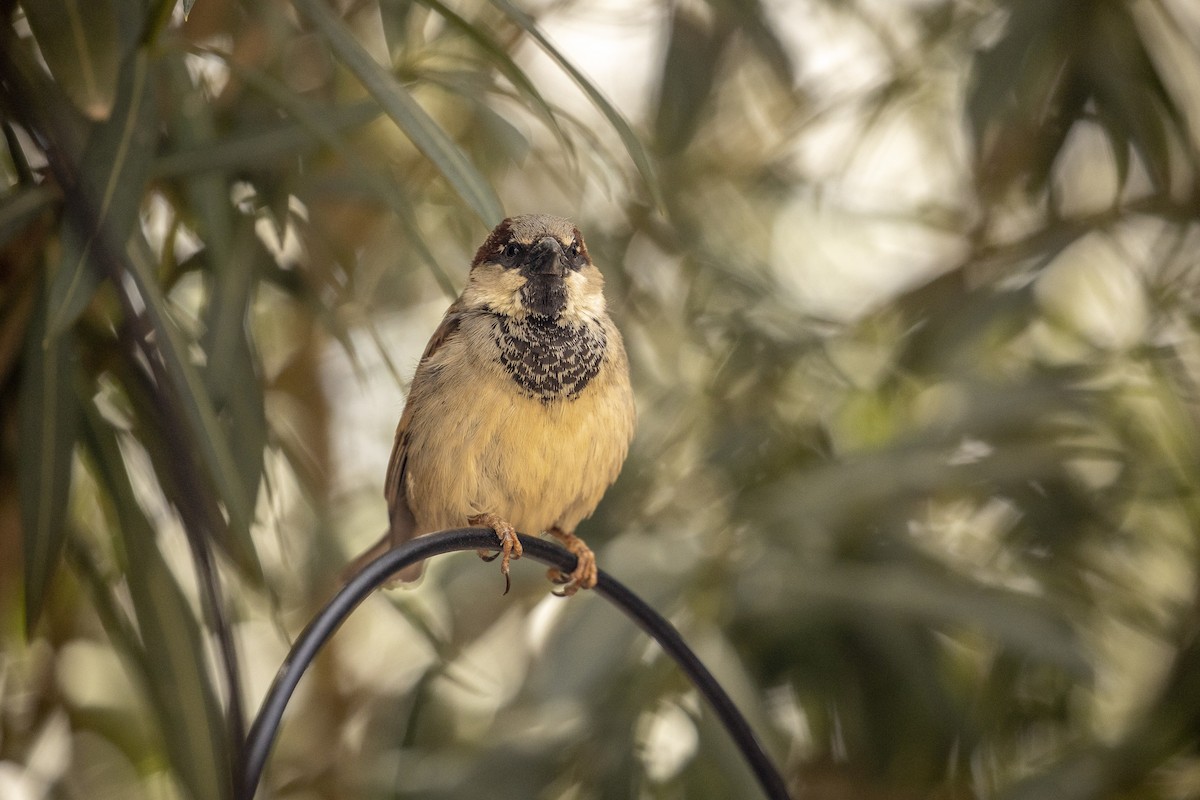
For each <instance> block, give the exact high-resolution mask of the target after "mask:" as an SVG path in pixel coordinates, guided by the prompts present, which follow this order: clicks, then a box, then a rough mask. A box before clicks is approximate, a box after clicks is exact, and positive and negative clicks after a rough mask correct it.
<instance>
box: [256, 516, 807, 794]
mask: <svg viewBox="0 0 1200 800" xmlns="http://www.w3.org/2000/svg"><path fill="white" fill-rule="evenodd" d="M519 538H520V540H521V546H522V547H523V548H524V551H525V556H526V557H529V558H532V559H534V560H535V561H540V562H542V563H543V564H547V565H549V566H553V567H557V568H558V569H560V570H562V571H563V572H570V571H572V570H573V569H575V556H574V555H573V554H572V553H569V552H567V551H566V550H564V549H563V548H561V547H559V546H557V545H554V544H551V543H550V542H547V541H544V540H542V539H535V538H533V537H530V536H525V535H521V536H520V537H519ZM496 549H498V542H497V540H496V534H495V533H493V532H492V531H490V530H488V529H487V528H457V529H455V530H449V531H441V532H440V533H431V534H429V535H427V536H420V537H417V538H416V539H413V540H411V541H409V542H405V543H404V544H403V545H401V546H400V547H397V548H395V549H393V550H389V551H388V552H386V553H384V554H383V555H381V556H380V557H379V558H377V559H375V560H374V561H372V562H371V563H370V564H368V565H367V566H366V567H365V568H364V569H363V571H362V572H360V573H358V574H357V575H355V576H354V577H353V578H352V579H351V580H350V581H349V582H348V583H347V584H346V585H345V586H343V587H342V589H341V590H340V591H339V592H338V593H337V594H336V595H334V597H333V599H332V600H330V601H329V603H328V604H326V606H325V607H324V608H323V609H321V611H320V612H318V614H317V615H316V616H315V617H314V618H313V619H312V621H311V622H310V623H309V624H308V626H307V627H306V628H305V629H304V630H303V631H302V632H301V634H300V636H299V638H297V639H296V643H295V644H294V645H292V650H291V652H290V653H288V657H287V658H286V659H285V660H284V662H283V664H282V665H281V666H280V668H279V672H278V673H276V675H275V680H274V682H273V683H272V684H271V688H270V689H269V690H268V691H267V695H266V697H265V698H264V699H263V703H262V706H261V707H260V708H259V711H258V716H257V717H255V719H254V724H253V725H251V726H250V732H249V733H248V734H247V735H246V742H245V747H244V748H243V753H242V774H241V775H239V776H238V781H237V798H238V800H252V798H253V797H254V793H255V791H256V790H257V789H258V782H259V780H260V779H261V778H262V772H263V768H264V766H265V765H266V762H267V757H268V756H269V755H270V752H271V746H272V745H273V744H274V742H275V735H276V733H277V732H278V731H279V724H280V721H281V720H282V718H283V710H284V708H285V707H286V706H287V704H288V701H289V700H290V699H291V697H292V692H294V691H295V689H296V685H297V684H298V683H299V682H300V678H301V676H303V674H304V672H305V670H307V669H308V666H309V664H311V663H312V661H313V659H314V658H315V657H316V655H317V652H318V651H320V649H321V648H322V647H323V646H324V644H325V642H326V641H328V640H329V637H330V636H332V635H333V634H334V632H335V631H337V629H338V628H339V627H340V626H341V624H342V623H343V622H344V621H345V620H346V618H347V617H348V616H350V612H352V611H353V610H354V609H355V608H357V607H358V605H359V604H360V603H361V602H362V601H363V600H364V599H366V597H367V596H368V595H369V594H370V593H371V592H373V591H374V590H375V589H377V588H378V587H379V586H381V585H382V584H383V583H384V582H385V581H386V580H387V579H388V577H390V576H391V575H392V574H394V573H395V572H396V571H397V570H400V569H402V568H404V567H406V566H408V565H409V564H414V563H416V562H418V561H420V560H422V559H426V558H430V557H431V556H436V555H441V554H443V553H451V552H454V551H457V550H496ZM595 592H596V593H597V594H599V595H600V596H602V597H604V598H605V599H606V600H608V601H609V602H611V603H612V604H613V605H615V606H617V608H619V609H620V610H621V611H622V612H623V613H624V614H625V615H626V616H627V617H629V618H630V619H631V620H633V621H634V623H636V624H637V626H638V627H639V628H641V629H642V630H643V631H645V632H646V633H647V634H648V635H649V636H650V637H651V638H652V639H654V640H655V641H656V642H658V643H659V645H661V646H662V648H663V650H664V651H666V653H667V654H668V655H670V656H671V658H673V659H674V660H675V663H677V664H678V665H679V667H680V669H682V670H683V671H684V673H685V674H686V675H687V676H688V678H689V679H690V680H691V681H692V683H693V684H694V685H695V686H696V688H697V689H698V690H699V691H700V693H701V694H703V695H704V697H705V699H706V700H708V702H709V704H710V705H711V706H712V708H713V710H714V711H716V712H717V717H718V718H719V719H720V720H721V724H722V725H723V726H724V727H725V729H726V730H727V731H729V735H730V736H731V737H733V740H734V743H735V744H736V745H737V746H738V749H739V750H740V751H741V753H742V757H743V758H745V759H746V763H747V764H748V765H749V766H750V769H751V770H752V771H753V772H754V776H755V777H756V778H757V779H758V783H759V786H761V787H762V790H763V794H764V795H765V796H766V797H767V798H769V800H790V796H789V795H788V791H787V785H786V784H785V783H784V780H783V777H782V776H781V775H780V774H779V770H777V769H776V768H775V765H774V764H773V763H772V762H771V759H770V758H769V757H768V756H767V754H766V751H764V750H763V748H762V745H761V744H760V743H759V741H758V738H757V737H756V736H755V735H754V731H753V730H752V729H751V727H750V724H749V723H748V722H747V721H746V718H745V717H744V716H742V713H741V712H740V711H738V709H737V706H735V705H734V704H733V700H732V699H730V697H729V694H728V693H727V692H726V691H725V689H724V688H723V687H722V686H721V684H719V683H718V682H717V679H716V678H714V677H713V675H712V673H711V672H709V671H708V669H707V668H706V667H705V666H704V664H703V663H701V661H700V659H699V658H698V657H697V656H696V654H695V653H694V652H692V650H691V648H690V647H688V646H687V643H685V642H684V641H683V637H681V636H680V635H679V631H677V630H675V627H674V626H673V625H672V624H671V623H670V622H668V621H667V620H666V619H665V618H664V617H663V616H662V615H661V614H659V613H658V612H657V611H655V610H654V609H653V608H651V607H650V606H649V605H647V604H646V602H645V601H644V600H642V599H641V598H640V597H638V596H637V595H636V594H634V593H633V592H631V591H630V590H629V589H628V588H626V587H625V586H624V585H623V584H622V583H620V582H619V581H617V580H616V579H615V578H613V577H612V576H610V575H608V574H607V573H605V572H604V571H601V572H600V574H599V579H598V581H597V583H596V588H595Z"/></svg>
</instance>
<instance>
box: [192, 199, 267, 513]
mask: <svg viewBox="0 0 1200 800" xmlns="http://www.w3.org/2000/svg"><path fill="white" fill-rule="evenodd" d="M231 244H232V247H231V248H229V251H228V255H227V256H226V259H227V261H226V263H225V264H224V265H223V266H222V268H221V269H220V270H219V271H218V270H214V272H215V273H216V277H215V279H214V283H213V287H212V289H213V291H212V296H211V298H210V300H209V304H208V313H207V315H206V318H205V339H204V352H205V353H207V354H208V363H207V365H206V367H205V370H204V380H205V384H206V385H207V386H208V393H209V396H210V397H211V398H212V401H213V405H214V406H215V408H216V411H217V413H218V415H219V416H220V417H221V418H222V419H223V421H224V422H225V427H226V430H227V437H228V440H229V443H230V447H231V449H232V451H233V457H234V462H235V463H236V464H237V466H238V474H239V475H240V476H241V482H242V484H243V485H244V486H246V487H247V492H248V494H249V496H250V497H254V496H256V495H257V494H258V486H259V483H260V481H261V479H262V463H263V447H264V446H266V442H267V419H266V411H265V409H264V405H263V394H262V378H261V376H260V375H259V370H258V368H257V363H256V358H255V356H254V351H253V350H252V348H251V344H250V341H249V338H248V336H249V334H248V331H247V328H246V326H247V318H248V316H249V314H250V304H251V302H252V300H253V291H254V287H255V285H256V278H257V275H258V264H259V262H260V259H265V258H267V255H266V253H265V252H263V250H262V245H261V244H260V242H259V240H258V237H257V236H256V235H255V233H254V227H253V222H252V221H251V220H243V221H242V223H241V226H240V228H239V230H238V232H237V234H236V240H235V241H234V242H232V243H231Z"/></svg>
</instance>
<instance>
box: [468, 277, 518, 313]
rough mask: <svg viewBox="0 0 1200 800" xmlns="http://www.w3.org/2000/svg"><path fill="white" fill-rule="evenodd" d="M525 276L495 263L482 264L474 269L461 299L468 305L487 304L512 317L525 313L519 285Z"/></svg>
mask: <svg viewBox="0 0 1200 800" xmlns="http://www.w3.org/2000/svg"><path fill="white" fill-rule="evenodd" d="M524 285H525V278H524V277H523V276H522V275H521V274H520V273H518V272H517V271H516V270H514V269H505V268H504V267H501V266H499V265H497V264H482V265H480V266H478V267H476V268H475V269H474V271H473V272H472V273H471V278H470V280H469V281H468V282H467V288H466V289H464V290H463V300H464V301H465V303H466V305H467V306H468V307H479V306H487V307H489V308H491V309H492V310H494V311H497V312H499V313H501V314H507V315H509V316H513V317H520V316H524V315H525V308H524V306H523V305H522V304H521V287H522V286H524Z"/></svg>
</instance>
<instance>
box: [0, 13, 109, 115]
mask: <svg viewBox="0 0 1200 800" xmlns="http://www.w3.org/2000/svg"><path fill="white" fill-rule="evenodd" d="M22 8H23V9H24V11H25V19H26V20H27V21H28V22H29V27H30V29H31V30H32V31H33V34H34V37H35V38H36V39H37V43H38V48H39V49H40V50H41V53H42V57H43V58H44V59H45V61H46V65H47V66H48V67H49V68H50V73H51V74H52V75H53V76H54V79H55V81H56V82H57V83H58V85H59V86H61V87H62V88H63V89H64V90H65V91H66V92H67V94H68V95H69V96H70V97H71V100H72V101H73V102H74V103H75V105H76V106H77V107H78V108H79V109H80V110H82V111H83V112H84V113H85V114H87V116H89V117H91V118H92V119H103V118H104V117H106V116H107V115H108V113H109V110H110V108H111V107H112V104H113V96H114V94H115V93H116V83H117V64H118V63H119V61H120V51H119V46H118V40H117V22H116V15H115V14H114V7H113V2H112V0H38V1H37V2H34V3H22Z"/></svg>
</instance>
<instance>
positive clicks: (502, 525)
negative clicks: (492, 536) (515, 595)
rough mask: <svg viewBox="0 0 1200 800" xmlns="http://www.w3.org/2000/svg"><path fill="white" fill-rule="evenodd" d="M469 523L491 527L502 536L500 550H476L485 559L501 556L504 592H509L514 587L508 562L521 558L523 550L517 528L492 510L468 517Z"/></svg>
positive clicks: (492, 559)
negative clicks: (494, 551)
mask: <svg viewBox="0 0 1200 800" xmlns="http://www.w3.org/2000/svg"><path fill="white" fill-rule="evenodd" d="M467 524H469V525H475V526H479V527H484V528H491V529H492V530H493V531H495V532H496V536H498V537H499V538H500V552H498V553H493V552H491V551H490V550H478V551H476V552H478V553H479V557H480V558H482V559H483V560H484V561H495V560H496V558H497V557H499V558H500V574H501V575H503V576H504V593H505V594H508V590H509V589H510V588H511V587H512V580H511V579H510V578H509V577H508V562H509V561H510V560H512V559H514V558H520V557H521V552H522V549H521V540H520V539H518V538H517V530H516V528H514V527H513V526H512V525H509V524H508V523H507V522H505V521H504V520H502V519H500V518H499V517H498V516H496V515H495V514H492V513H490V512H488V513H483V514H475V515H474V516H470V517H467Z"/></svg>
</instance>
